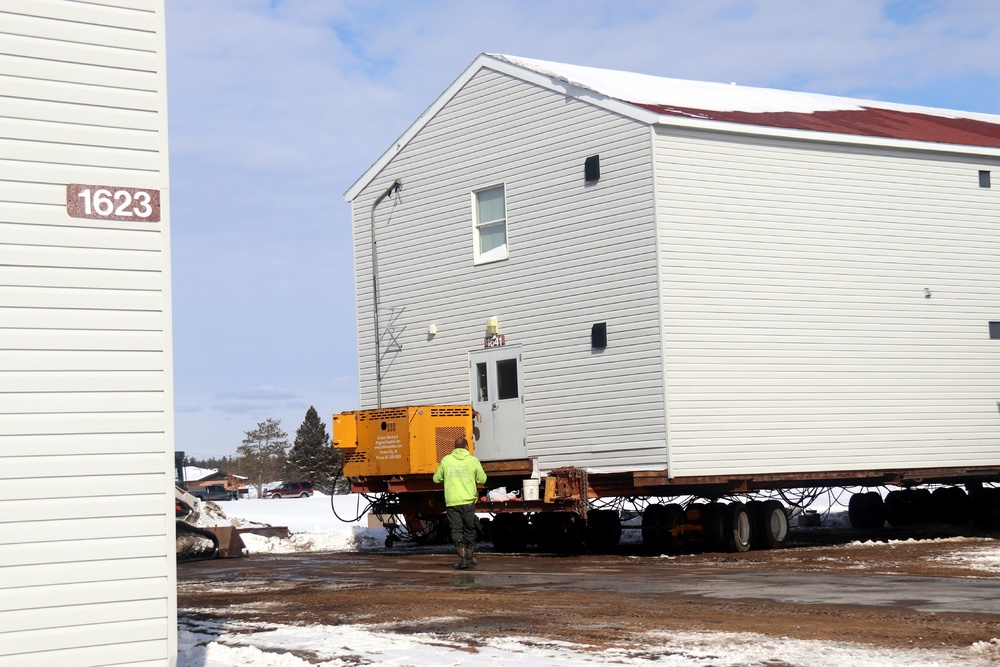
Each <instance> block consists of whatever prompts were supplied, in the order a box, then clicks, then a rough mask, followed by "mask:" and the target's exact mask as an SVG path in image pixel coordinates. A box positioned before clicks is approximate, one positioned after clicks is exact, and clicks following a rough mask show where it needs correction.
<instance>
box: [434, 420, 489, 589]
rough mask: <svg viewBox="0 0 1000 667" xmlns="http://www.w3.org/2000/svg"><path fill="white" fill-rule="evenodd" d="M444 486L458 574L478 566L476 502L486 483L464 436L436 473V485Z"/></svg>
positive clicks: (442, 460) (477, 461) (484, 474)
mask: <svg viewBox="0 0 1000 667" xmlns="http://www.w3.org/2000/svg"><path fill="white" fill-rule="evenodd" d="M442 482H444V504H445V507H446V508H447V512H448V525H449V526H450V527H451V540H452V542H454V543H455V549H456V550H458V565H456V566H455V567H456V568H457V569H459V570H465V569H467V568H470V567H475V566H476V565H477V562H476V557H475V544H476V499H477V498H478V497H479V492H478V490H477V489H476V485H477V484H484V483H485V482H486V473H485V472H483V466H482V464H481V463H480V462H479V459H477V458H476V457H475V456H473V455H472V454H470V453H469V441H468V440H466V439H465V437H464V436H459V437H458V438H457V439H456V440H455V449H454V450H453V451H452V452H451V454H448V455H447V456H445V457H444V458H443V459H441V465H439V466H438V469H437V471H436V472H435V473H434V483H435V484H441V483H442Z"/></svg>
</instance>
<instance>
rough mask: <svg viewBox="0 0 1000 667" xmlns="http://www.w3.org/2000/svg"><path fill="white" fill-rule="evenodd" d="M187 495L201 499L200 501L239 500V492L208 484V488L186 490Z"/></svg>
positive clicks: (220, 485) (219, 485)
mask: <svg viewBox="0 0 1000 667" xmlns="http://www.w3.org/2000/svg"><path fill="white" fill-rule="evenodd" d="M188 493H190V494H191V495H192V496H194V497H195V498H201V499H202V500H237V499H238V498H239V492H237V491H230V490H229V489H227V488H226V487H225V486H223V485H222V484H210V485H209V486H203V487H194V488H191V489H188Z"/></svg>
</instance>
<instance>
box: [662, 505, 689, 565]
mask: <svg viewBox="0 0 1000 667" xmlns="http://www.w3.org/2000/svg"><path fill="white" fill-rule="evenodd" d="M686 523H687V521H686V520H685V518H684V508H683V507H681V506H680V505H678V504H676V503H670V504H669V505H664V506H663V528H662V530H661V531H660V538H661V540H662V541H661V544H662V546H663V550H664V551H666V552H667V553H670V554H676V553H680V552H681V551H683V550H684V545H685V544H687V536H686V535H685V534H684V533H682V532H679V531H678V530H677V529H678V528H680V527H681V526H683V525H684V524H686Z"/></svg>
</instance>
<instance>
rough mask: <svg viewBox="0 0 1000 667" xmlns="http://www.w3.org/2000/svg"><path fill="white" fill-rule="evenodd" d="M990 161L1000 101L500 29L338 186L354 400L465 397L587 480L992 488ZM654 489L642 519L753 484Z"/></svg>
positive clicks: (773, 516) (519, 472)
mask: <svg viewBox="0 0 1000 667" xmlns="http://www.w3.org/2000/svg"><path fill="white" fill-rule="evenodd" d="M387 143H388V142H387ZM998 173H1000V116H995V115H989V114H972V113H965V112H961V111H949V110H941V109H930V108H924V107H913V106H902V105H893V104H888V103H885V102H879V101H871V100H848V99H844V98H835V97H829V96H822V95H812V94H805V93H796V92H789V91H772V90H763V89H754V88H748V87H744V86H735V85H732V86H731V85H728V84H727V85H720V84H712V83H705V82H694V81H676V80H673V79H664V78H661V77H651V76H645V75H640V74H635V73H623V72H613V71H609V70H596V69H593V68H586V67H577V66H572V65H564V64H560V63H551V62H542V61H535V60H528V59H523V58H517V57H511V56H500V55H489V54H484V55H482V56H480V57H479V58H477V59H476V60H475V61H474V62H473V63H472V64H471V65H470V67H469V68H468V69H467V70H466V71H465V72H463V73H462V74H461V75H460V76H459V77H458V79H456V80H455V82H454V83H453V84H452V85H451V86H450V87H449V88H448V89H447V90H446V91H445V92H444V93H443V94H442V95H441V96H440V97H439V98H438V99H437V100H436V101H435V102H434V103H433V104H432V105H431V107H430V108H429V109H428V110H427V112H426V113H425V114H423V115H422V116H421V117H420V118H418V119H417V120H416V121H415V122H414V124H413V125H412V126H411V127H410V128H409V129H407V131H406V132H404V134H403V135H402V136H401V137H399V138H398V139H397V140H396V141H393V142H392V143H391V144H390V147H389V148H388V150H386V151H385V152H384V153H383V154H382V156H381V157H380V158H379V159H378V160H377V161H376V162H375V163H374V164H373V165H372V167H371V168H370V169H369V170H368V171H366V172H365V173H364V174H363V175H362V176H361V177H360V178H359V179H358V181H357V182H356V183H355V184H354V185H353V186H352V187H351V188H350V190H349V191H348V192H347V194H346V199H347V200H348V201H349V202H350V203H351V206H352V225H353V239H354V264H355V284H356V286H357V293H356V308H357V312H356V314H357V335H358V359H359V366H360V368H359V371H360V372H359V394H360V396H359V398H360V401H359V406H360V407H361V408H363V409H365V410H370V409H378V408H383V407H385V406H405V405H411V406H412V405H431V406H433V405H450V404H465V403H471V406H472V408H473V409H474V410H475V411H476V412H477V413H478V414H479V415H480V417H481V421H480V422H477V424H476V428H477V429H478V437H477V438H476V440H475V450H476V455H477V458H479V459H480V460H481V461H483V462H484V464H485V466H486V467H488V468H493V473H492V477H491V479H492V480H500V481H502V482H505V483H506V486H507V487H508V488H520V486H519V481H520V480H521V479H523V478H524V477H527V476H529V475H531V474H532V472H533V471H535V470H536V469H537V470H538V471H539V473H540V474H541V475H544V476H545V477H546V478H549V477H552V478H554V479H557V480H559V479H563V478H562V477H560V476H559V474H558V473H557V472H556V471H561V470H566V471H570V472H573V471H582V473H580V472H574V473H573V474H574V475H576V477H575V479H579V478H580V475H581V474H584V473H585V475H586V481H587V483H586V485H585V486H581V487H580V488H581V489H586V493H585V494H583V493H582V492H581V493H580V494H579V495H581V498H580V499H579V501H580V502H581V503H582V500H583V498H582V497H583V496H585V497H588V498H589V497H601V498H609V497H610V498H640V499H641V498H656V497H660V496H664V497H680V495H681V494H693V495H697V496H699V497H702V498H705V499H708V500H709V501H711V500H712V499H719V498H726V497H727V496H729V495H733V494H748V493H751V492H754V491H758V490H765V491H766V490H773V491H778V490H784V489H807V488H820V487H824V488H829V487H839V486H845V487H854V486H865V485H871V486H882V485H900V488H899V489H896V491H897V493H894V494H893V495H891V496H889V497H887V498H886V499H885V500H886V501H887V502H885V503H884V502H883V500H882V498H881V496H877V495H868V494H858V496H857V498H856V499H855V500H854V501H853V506H852V509H853V510H854V511H853V512H852V514H853V515H854V517H855V519H856V520H857V521H858V522H859V523H861V524H869V525H877V524H878V523H879V521H880V519H881V518H882V517H881V513H882V512H883V511H885V512H887V513H888V514H889V516H890V518H891V519H893V520H894V522H905V521H906V520H908V519H910V520H912V519H914V518H915V517H916V516H918V515H920V514H922V513H924V509H925V507H926V506H927V505H928V501H927V496H928V492H923V491H917V490H913V488H912V487H916V486H920V485H930V484H943V485H948V486H956V485H958V486H965V485H969V489H971V490H972V491H975V493H974V495H975V498H974V499H972V506H973V507H974V508H975V509H977V511H978V512H979V513H980V514H981V515H983V517H985V518H989V515H991V514H992V513H993V512H994V509H993V504H992V503H993V502H994V501H993V500H991V499H992V498H993V497H994V494H995V493H996V492H994V491H992V490H990V489H989V487H988V485H990V484H993V483H996V482H997V480H998V479H1000V410H998V405H1000V234H998V231H997V224H996V223H997V214H998V211H1000V187H997V183H996V180H997V179H996V175H997V174H998ZM470 428H471V427H470ZM365 446H366V445H364V444H363V443H359V445H358V449H359V450H361V448H363V447H365ZM529 470H530V471H532V472H528V471H529ZM419 474H420V475H424V474H426V473H419ZM360 477H364V481H363V484H367V485H370V486H371V487H372V488H376V487H378V486H379V485H383V486H384V488H386V489H389V488H390V485H391V488H393V489H400V490H401V491H402V492H403V493H402V494H401V495H400V496H399V497H400V498H401V499H402V500H404V501H405V500H406V499H407V498H408V497H409V496H408V494H410V493H425V491H423V490H418V489H417V488H416V487H414V486H413V485H414V484H416V482H417V479H416V478H415V477H413V476H412V475H411V474H410V473H403V474H400V475H397V476H395V477H391V476H390V477H379V476H373V475H361V476H360ZM566 479H569V478H568V477H567V478H566ZM979 484H984V485H987V489H986V490H984V491H979V490H978V486H977V485H979ZM411 489H412V491H411ZM969 489H964V488H957V487H956V490H954V491H941V492H937V491H931V492H930V493H937V500H936V501H935V502H934V503H933V505H934V506H938V507H943V508H946V510H945V512H946V514H952V515H956V516H957V515H961V514H962V513H963V510H962V509H961V508H962V506H963V505H964V504H967V503H968V502H969V501H970V499H969V497H968V496H969ZM789 493H790V492H786V495H789ZM554 497H557V498H560V499H561V502H563V501H564V502H570V501H572V500H575V499H574V498H573V493H572V492H568V491H567V492H566V493H565V494H562V495H560V494H556V495H555V496H554ZM737 497H741V498H744V499H749V496H747V495H742V496H736V495H733V499H735V498H737ZM776 499H778V498H776ZM947 499H950V500H947ZM651 504H652V506H653V508H647V511H646V512H645V514H646V515H647V516H646V517H645V518H646V522H647V528H648V530H647V533H646V534H647V536H648V537H649V538H650V540H653V541H655V540H656V539H657V538H658V536H659V537H661V538H662V537H663V535H664V533H663V530H662V529H661V528H660V526H661V525H670V526H676V525H677V524H678V522H681V525H682V526H686V527H687V528H684V530H680V529H677V530H674V529H671V531H670V535H671V538H675V537H677V536H680V537H681V539H685V538H690V539H709V538H712V539H715V538H717V537H718V535H719V533H720V532H721V533H723V534H724V535H725V536H726V538H727V540H728V539H729V537H728V535H729V532H730V531H728V530H721V531H720V530H717V529H719V527H720V526H722V528H723V529H725V528H726V527H727V526H728V525H729V524H732V525H733V526H734V530H737V532H739V533H740V534H739V536H738V537H737V541H739V542H740V545H739V546H742V544H743V543H744V542H745V541H746V539H745V538H746V530H745V529H746V528H747V526H750V528H751V529H752V527H753V525H755V522H754V521H753V516H754V514H755V513H758V512H760V511H762V510H760V509H759V508H760V506H759V505H754V506H753V508H757V509H752V511H751V513H750V516H749V517H748V516H745V515H744V513H743V512H741V511H740V508H739V507H733V506H732V505H734V503H729V506H728V507H729V509H728V510H725V511H723V510H722V509H721V508H720V505H719V504H718V503H715V502H701V503H695V505H698V504H701V505H702V506H696V507H688V506H687V505H685V507H684V508H683V514H684V516H683V520H682V519H678V518H677V517H678V515H679V514H680V511H679V510H678V508H677V507H675V506H673V505H674V503H670V502H667V503H665V504H664V503H660V502H652V503H651ZM540 506H541V507H543V508H548V507H550V506H551V504H548V505H547V504H545V503H544V499H543V500H542V501H541V502H540ZM768 506H769V507H770V508H771V510H770V520H763V521H764V523H767V524H770V523H778V524H780V523H781V518H780V517H779V516H778V513H776V512H775V511H774V503H769V505H768ZM744 510H745V508H744ZM549 514H550V513H548V512H542V513H541V516H543V517H544V516H548V515H549ZM552 514H558V513H552ZM574 514H576V515H578V516H580V517H582V516H584V514H586V515H587V516H588V519H589V518H591V516H592V514H593V513H592V512H591V511H590V508H588V507H585V506H581V507H580V511H579V512H576V513H574ZM502 517H506V518H502ZM596 517H600V518H599V520H598V519H595V520H594V521H588V523H590V524H594V523H599V522H601V521H608V522H611V523H613V520H612V519H611V518H608V516H607V515H606V514H605V513H604V512H599V513H597V514H596ZM498 518H502V520H501V521H499V523H500V524H508V525H513V526H514V528H515V529H519V527H522V528H523V523H524V520H523V519H522V518H520V517H518V515H517V514H516V513H511V514H509V515H506V514H499V515H498ZM538 521H539V522H541V523H542V524H545V522H547V521H555V520H554V519H548V518H539V519H538ZM684 522H686V523H684ZM557 523H558V524H559V525H558V526H557V528H560V530H562V531H563V532H566V533H574V534H575V533H576V532H578V531H579V529H580V526H579V525H577V524H578V523H579V522H578V521H567V522H557ZM760 523H761V521H757V522H756V524H757V525H760ZM515 524H516V525H515ZM563 524H566V525H563ZM699 526H700V528H699ZM531 527H532V526H531V525H530V522H529V528H531ZM545 527H546V528H548V527H549V526H547V525H546V526H545ZM780 529H781V526H780V525H778V526H777V528H775V529H772V532H774V533H776V534H777V533H780ZM515 532H516V531H515ZM541 532H542V533H543V534H549V533H551V532H553V531H545V530H542V531H541ZM605 532H607V531H605ZM612 532H613V529H612ZM750 532H751V534H752V532H753V531H752V530H751V531H750ZM664 539H666V538H664ZM716 541H718V540H716Z"/></svg>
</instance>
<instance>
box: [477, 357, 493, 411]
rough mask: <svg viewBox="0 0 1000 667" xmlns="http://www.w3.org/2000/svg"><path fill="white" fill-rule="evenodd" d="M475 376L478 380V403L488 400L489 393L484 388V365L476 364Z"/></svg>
mask: <svg viewBox="0 0 1000 667" xmlns="http://www.w3.org/2000/svg"><path fill="white" fill-rule="evenodd" d="M476 376H477V377H478V378H479V391H478V395H479V402H480V403H485V402H486V401H488V400H490V392H489V390H488V389H487V388H486V364H476Z"/></svg>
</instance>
